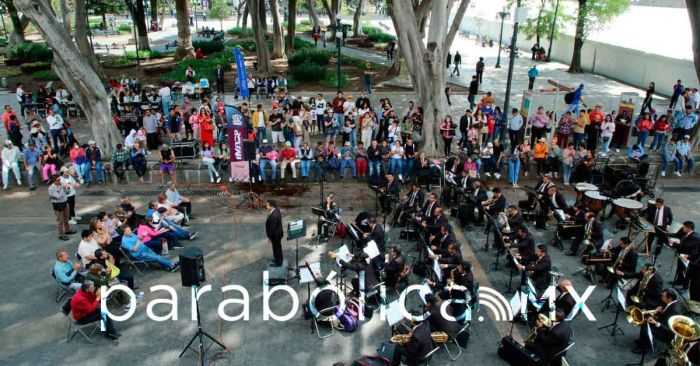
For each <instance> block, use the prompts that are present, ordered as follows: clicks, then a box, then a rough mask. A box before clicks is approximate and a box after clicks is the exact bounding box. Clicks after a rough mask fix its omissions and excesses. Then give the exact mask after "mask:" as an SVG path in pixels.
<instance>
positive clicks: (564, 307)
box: [554, 278, 576, 318]
mask: <svg viewBox="0 0 700 366" xmlns="http://www.w3.org/2000/svg"><path fill="white" fill-rule="evenodd" d="M570 288H573V287H572V286H571V281H570V280H568V279H566V278H562V279H561V280H559V283H558V284H557V291H559V295H557V298H556V299H555V300H554V306H555V307H556V309H557V310H561V311H562V312H563V313H564V316H565V318H568V317H569V315H570V314H571V311H572V310H574V306H576V300H575V299H574V297H573V296H572V295H571V293H569V289H570Z"/></svg>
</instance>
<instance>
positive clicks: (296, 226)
mask: <svg viewBox="0 0 700 366" xmlns="http://www.w3.org/2000/svg"><path fill="white" fill-rule="evenodd" d="M304 237H306V221H304V220H297V221H290V222H288V223H287V241H290V240H295V241H296V244H295V246H296V266H295V267H294V268H289V270H294V275H293V276H292V278H296V279H297V280H299V278H300V275H299V238H304Z"/></svg>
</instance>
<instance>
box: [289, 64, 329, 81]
mask: <svg viewBox="0 0 700 366" xmlns="http://www.w3.org/2000/svg"><path fill="white" fill-rule="evenodd" d="M325 76H326V70H325V69H324V68H323V67H322V66H321V65H319V64H316V63H312V62H309V61H305V62H303V63H302V64H299V65H297V66H294V67H293V68H292V77H293V78H294V80H296V81H299V82H305V81H311V82H314V81H319V80H322V79H323V78H324V77H325Z"/></svg>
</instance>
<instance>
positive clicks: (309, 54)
mask: <svg viewBox="0 0 700 366" xmlns="http://www.w3.org/2000/svg"><path fill="white" fill-rule="evenodd" d="M333 54H334V53H333V52H331V51H326V50H322V49H318V48H304V49H301V50H298V51H295V52H294V53H293V54H292V55H291V56H289V57H288V58H287V62H288V63H289V66H297V65H300V64H302V63H305V62H311V63H315V64H317V65H321V66H325V65H328V63H329V62H330V58H331V56H333Z"/></svg>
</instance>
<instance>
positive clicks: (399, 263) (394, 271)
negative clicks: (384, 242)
mask: <svg viewBox="0 0 700 366" xmlns="http://www.w3.org/2000/svg"><path fill="white" fill-rule="evenodd" d="M405 264H406V262H405V261H404V258H403V255H400V256H398V257H396V258H394V259H392V260H390V261H389V263H387V264H386V266H385V267H384V270H385V271H386V285H387V286H388V287H389V288H393V287H394V286H395V285H396V282H397V281H398V279H399V275H401V271H403V267H404V266H405Z"/></svg>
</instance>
